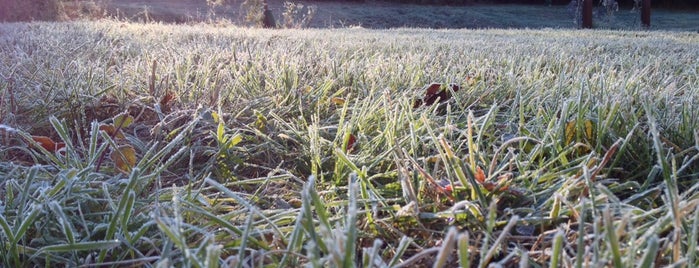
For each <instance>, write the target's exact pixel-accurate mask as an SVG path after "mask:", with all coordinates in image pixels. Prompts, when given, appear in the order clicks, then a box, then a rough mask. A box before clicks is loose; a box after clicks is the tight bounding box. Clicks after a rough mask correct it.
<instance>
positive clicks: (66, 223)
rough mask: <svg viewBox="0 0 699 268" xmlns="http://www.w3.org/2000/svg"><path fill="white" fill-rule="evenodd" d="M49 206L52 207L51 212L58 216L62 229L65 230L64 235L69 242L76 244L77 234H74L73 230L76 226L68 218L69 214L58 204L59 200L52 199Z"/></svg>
mask: <svg viewBox="0 0 699 268" xmlns="http://www.w3.org/2000/svg"><path fill="white" fill-rule="evenodd" d="M49 208H50V209H51V212H53V213H54V214H56V216H58V224H59V225H60V226H61V229H62V230H63V235H65V236H66V240H67V241H68V244H75V235H74V234H73V233H74V231H73V230H74V229H75V228H74V227H73V225H72V224H71V222H70V220H69V219H68V216H66V214H65V213H63V209H62V208H61V206H60V205H59V204H58V202H56V201H51V202H50V203H49Z"/></svg>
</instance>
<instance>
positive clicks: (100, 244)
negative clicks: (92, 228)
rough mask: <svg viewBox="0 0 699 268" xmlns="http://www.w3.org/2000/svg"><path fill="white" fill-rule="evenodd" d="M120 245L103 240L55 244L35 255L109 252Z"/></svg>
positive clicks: (116, 241)
mask: <svg viewBox="0 0 699 268" xmlns="http://www.w3.org/2000/svg"><path fill="white" fill-rule="evenodd" d="M121 244H122V243H121V241H119V240H105V241H89V242H78V243H68V244H57V245H50V246H45V247H42V248H41V249H39V251H38V252H37V253H36V255H39V254H41V253H44V252H75V251H97V250H109V249H113V248H115V247H118V246H120V245H121Z"/></svg>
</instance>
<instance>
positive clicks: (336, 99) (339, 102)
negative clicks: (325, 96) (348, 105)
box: [330, 97, 345, 105]
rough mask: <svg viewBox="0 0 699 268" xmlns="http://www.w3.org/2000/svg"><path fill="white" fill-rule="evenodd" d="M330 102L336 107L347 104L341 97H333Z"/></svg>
mask: <svg viewBox="0 0 699 268" xmlns="http://www.w3.org/2000/svg"><path fill="white" fill-rule="evenodd" d="M330 102H332V103H334V104H335V105H343V104H345V99H343V98H340V97H332V98H330Z"/></svg>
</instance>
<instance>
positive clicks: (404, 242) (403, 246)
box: [388, 236, 413, 267]
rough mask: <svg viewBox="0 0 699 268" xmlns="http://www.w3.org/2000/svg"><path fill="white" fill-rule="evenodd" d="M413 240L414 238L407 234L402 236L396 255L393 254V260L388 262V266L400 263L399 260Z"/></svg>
mask: <svg viewBox="0 0 699 268" xmlns="http://www.w3.org/2000/svg"><path fill="white" fill-rule="evenodd" d="M412 242H413V239H412V238H409V237H407V236H403V237H401V239H400V242H398V246H397V247H396V250H395V252H396V253H395V255H393V258H391V261H390V262H388V267H393V266H394V265H396V264H398V262H399V261H400V260H401V258H402V257H403V254H405V251H406V250H407V249H408V246H410V243H412Z"/></svg>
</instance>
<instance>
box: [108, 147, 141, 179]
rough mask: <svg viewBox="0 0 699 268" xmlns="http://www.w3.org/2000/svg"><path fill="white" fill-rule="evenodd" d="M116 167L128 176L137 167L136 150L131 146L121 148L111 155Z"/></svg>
mask: <svg viewBox="0 0 699 268" xmlns="http://www.w3.org/2000/svg"><path fill="white" fill-rule="evenodd" d="M110 158H111V159H112V161H114V166H115V167H116V168H117V169H118V170H119V171H121V172H122V173H125V174H128V173H129V172H131V169H133V167H134V166H136V150H134V148H133V147H132V146H131V145H122V146H119V148H117V149H116V150H114V151H112V154H111V155H110Z"/></svg>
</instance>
